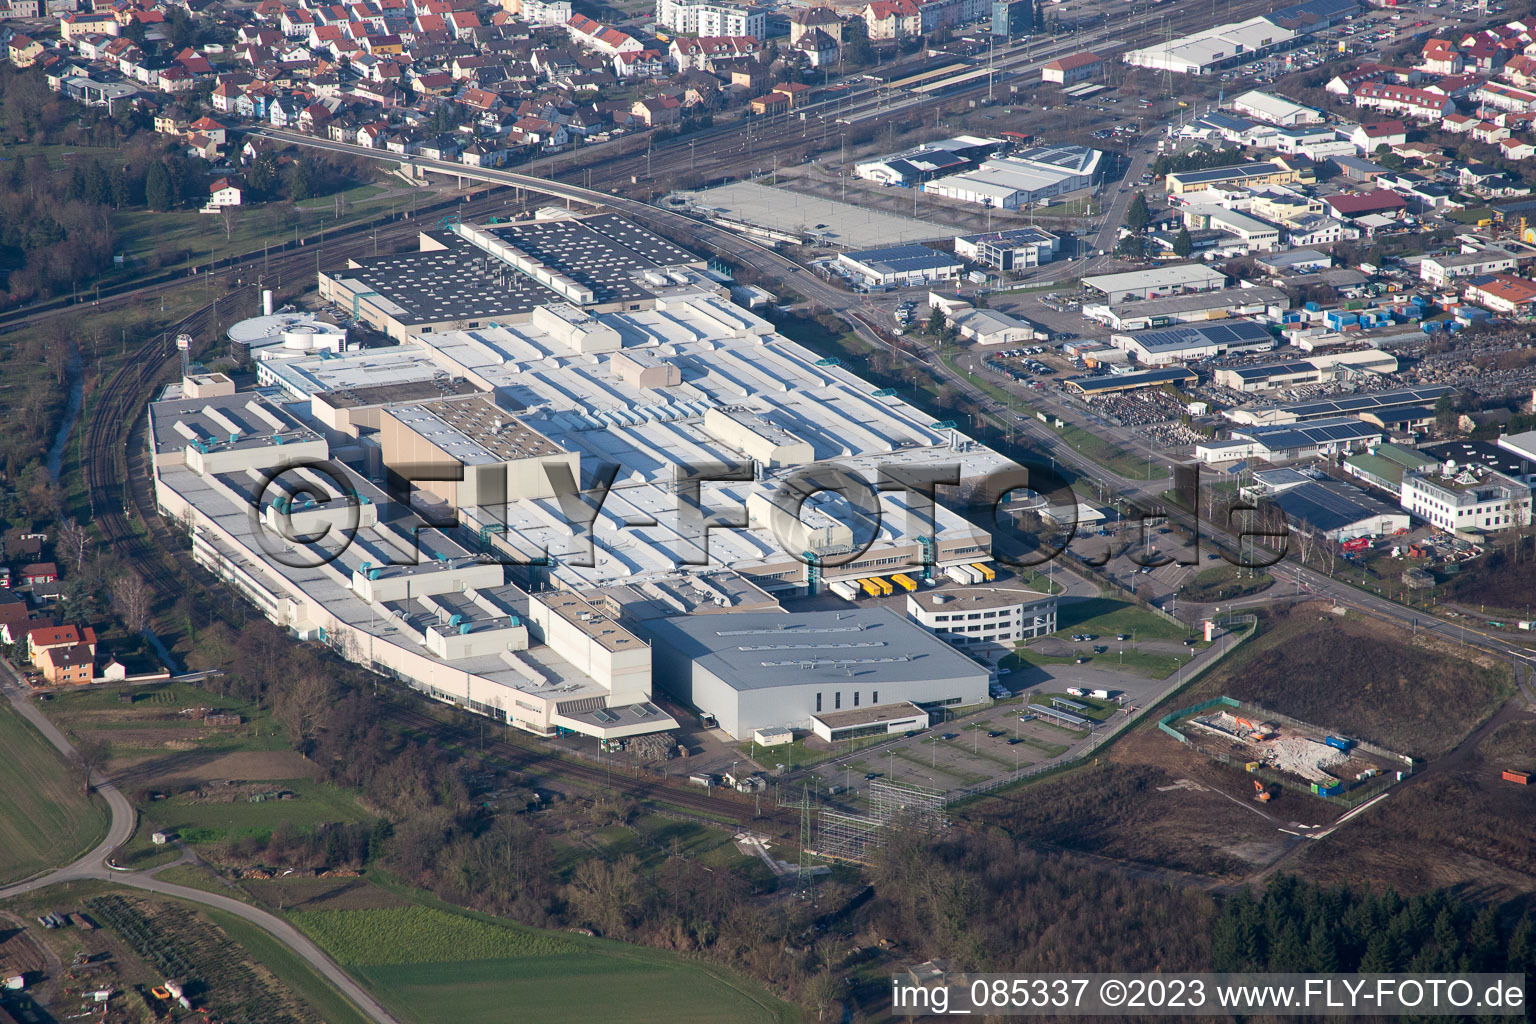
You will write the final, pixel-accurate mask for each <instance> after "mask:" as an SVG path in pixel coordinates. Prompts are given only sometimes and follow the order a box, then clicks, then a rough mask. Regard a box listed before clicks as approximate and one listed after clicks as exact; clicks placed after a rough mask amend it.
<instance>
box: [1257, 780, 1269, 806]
mask: <svg viewBox="0 0 1536 1024" xmlns="http://www.w3.org/2000/svg"><path fill="white" fill-rule="evenodd" d="M1253 798H1254V799H1255V800H1257V801H1258V802H1259V803H1261V804H1267V803H1269V799H1270V794H1269V787H1268V786H1266V785H1265V784H1264V783H1262V782H1260V781H1259V780H1258V779H1254V780H1253Z"/></svg>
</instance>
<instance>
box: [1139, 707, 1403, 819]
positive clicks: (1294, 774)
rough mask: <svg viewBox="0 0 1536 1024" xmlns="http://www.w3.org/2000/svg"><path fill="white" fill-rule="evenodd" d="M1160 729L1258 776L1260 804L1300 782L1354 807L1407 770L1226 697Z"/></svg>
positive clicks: (1378, 753)
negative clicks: (1343, 800)
mask: <svg viewBox="0 0 1536 1024" xmlns="http://www.w3.org/2000/svg"><path fill="white" fill-rule="evenodd" d="M1158 727H1159V728H1160V729H1162V731H1164V732H1165V733H1168V734H1169V735H1171V736H1173V737H1174V738H1175V739H1177V740H1178V741H1179V742H1181V743H1184V744H1186V745H1188V746H1190V747H1191V748H1193V749H1195V750H1196V751H1198V752H1200V753H1203V754H1205V755H1207V756H1209V757H1213V758H1215V759H1216V760H1218V761H1221V762H1223V763H1228V764H1241V765H1242V766H1243V767H1244V768H1245V769H1246V770H1247V771H1248V772H1249V773H1251V774H1253V775H1255V776H1256V778H1255V780H1254V798H1255V799H1256V800H1258V801H1260V802H1262V803H1267V802H1268V801H1269V800H1270V799H1271V798H1272V797H1273V796H1274V795H1275V794H1276V793H1277V792H1278V790H1277V787H1284V786H1285V785H1286V784H1287V783H1291V784H1295V783H1296V782H1298V781H1299V782H1301V783H1304V784H1305V785H1306V787H1307V789H1308V790H1310V792H1312V793H1313V794H1314V795H1316V796H1320V797H1340V798H1344V799H1345V802H1347V803H1350V804H1354V803H1357V802H1359V800H1361V799H1364V798H1366V797H1369V796H1375V795H1376V794H1378V793H1380V792H1382V791H1384V790H1385V789H1386V788H1387V787H1388V786H1389V785H1391V783H1393V782H1395V781H1398V780H1399V779H1401V778H1403V777H1405V776H1406V775H1408V774H1410V773H1411V772H1412V771H1413V759H1412V758H1411V757H1408V756H1407V755H1404V754H1398V753H1395V752H1393V751H1390V750H1386V749H1384V748H1381V747H1377V746H1375V745H1373V744H1369V743H1365V742H1363V741H1360V740H1357V739H1354V738H1350V737H1347V736H1343V735H1340V734H1338V733H1335V732H1330V731H1329V730H1327V729H1325V728H1322V727H1320V726H1314V725H1311V724H1309V723H1306V722H1302V721H1299V720H1297V719H1294V718H1290V717H1288V716H1285V715H1280V714H1278V713H1276V712H1272V711H1267V710H1265V709H1263V708H1260V707H1258V706H1256V705H1245V704H1243V703H1242V702H1240V701H1237V700H1234V699H1233V698H1231V697H1218V698H1216V699H1214V700H1210V701H1206V702H1205V703H1203V704H1199V705H1196V706H1195V707H1192V708H1185V709H1183V710H1181V711H1175V712H1173V713H1172V714H1169V715H1165V716H1164V717H1163V718H1162V720H1160V721H1159V722H1158Z"/></svg>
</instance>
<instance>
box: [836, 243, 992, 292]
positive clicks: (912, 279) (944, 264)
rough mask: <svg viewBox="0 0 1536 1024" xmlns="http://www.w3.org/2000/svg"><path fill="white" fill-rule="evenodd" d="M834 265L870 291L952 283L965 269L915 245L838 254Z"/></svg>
mask: <svg viewBox="0 0 1536 1024" xmlns="http://www.w3.org/2000/svg"><path fill="white" fill-rule="evenodd" d="M837 265H838V266H839V267H840V268H842V269H843V270H844V271H845V272H847V273H848V274H850V275H851V276H853V277H856V278H857V279H858V280H859V281H861V282H862V283H863V284H864V285H865V286H867V287H870V288H906V287H910V286H912V285H918V284H930V283H932V282H934V281H952V280H954V279H955V278H957V277H959V276H960V272H961V271H962V270H963V269H964V268H965V267H964V264H962V263H961V262H960V261H959V260H958V259H956V258H955V257H954V256H951V255H950V254H948V253H943V252H939V251H938V250H937V249H930V248H928V247H927V246H926V245H916V244H913V245H889V246H886V247H884V248H882V249H861V250H859V251H858V252H844V253H839V254H838V256H837Z"/></svg>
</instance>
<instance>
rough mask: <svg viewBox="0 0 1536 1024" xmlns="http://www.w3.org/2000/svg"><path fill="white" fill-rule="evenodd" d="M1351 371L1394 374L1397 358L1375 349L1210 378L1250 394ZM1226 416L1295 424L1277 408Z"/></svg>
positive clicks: (1234, 369)
mask: <svg viewBox="0 0 1536 1024" xmlns="http://www.w3.org/2000/svg"><path fill="white" fill-rule="evenodd" d="M1350 372H1359V373H1366V374H1372V373H1396V372H1397V357H1396V356H1394V355H1392V354H1391V353H1390V352H1380V351H1377V350H1376V349H1358V350H1355V351H1351V352H1329V353H1319V354H1318V355H1316V356H1314V357H1312V358H1311V359H1300V360H1297V361H1295V362H1290V363H1273V364H1268V365H1265V366H1228V367H1223V368H1222V369H1219V370H1217V371H1216V372H1215V373H1214V374H1213V375H1212V376H1213V378H1214V379H1215V381H1216V383H1217V384H1220V385H1222V386H1223V387H1229V388H1232V389H1233V390H1235V391H1245V392H1250V393H1252V392H1257V391H1268V390H1272V389H1274V388H1285V387H1295V386H1297V385H1299V384H1321V383H1323V382H1325V381H1330V380H1334V379H1336V378H1338V377H1339V375H1340V374H1341V373H1350ZM1319 415H1323V414H1321V413H1320V414H1319ZM1228 416H1229V418H1231V419H1232V420H1234V421H1235V422H1237V423H1291V422H1294V416H1293V415H1292V414H1290V413H1288V412H1282V411H1279V410H1278V409H1277V408H1276V407H1265V408H1263V409H1258V410H1253V409H1233V410H1230V411H1229V412H1228Z"/></svg>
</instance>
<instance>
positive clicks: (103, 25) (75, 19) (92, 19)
mask: <svg viewBox="0 0 1536 1024" xmlns="http://www.w3.org/2000/svg"><path fill="white" fill-rule="evenodd" d="M122 28H123V27H122V26H121V25H119V24H118V23H117V19H116V18H114V17H113V16H112V14H111V12H109V11H105V10H101V11H90V12H85V11H77V12H75V13H73V14H66V15H64V16H63V17H62V18H60V19H59V38H60V39H62V40H63V41H64V42H66V43H67V42H69V41H70V40H72V39H74V38H75V36H77V35H82V34H85V33H99V34H101V35H104V36H116V35H121V34H122Z"/></svg>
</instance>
